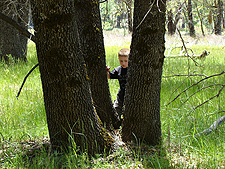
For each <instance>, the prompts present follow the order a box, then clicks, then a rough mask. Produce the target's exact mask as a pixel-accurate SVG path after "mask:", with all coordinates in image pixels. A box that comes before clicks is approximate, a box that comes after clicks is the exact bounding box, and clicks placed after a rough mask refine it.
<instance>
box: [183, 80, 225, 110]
mask: <svg viewBox="0 0 225 169" xmlns="http://www.w3.org/2000/svg"><path fill="white" fill-rule="evenodd" d="M213 86H223V87H224V84H213V85H209V86H205V87H202V88H201V89H199V90H197V91H196V92H194V93H193V94H192V95H190V96H189V97H188V98H187V99H186V100H185V101H184V102H182V104H181V106H182V105H184V103H186V102H187V101H188V100H189V99H190V98H191V97H192V96H194V95H195V94H196V93H198V92H200V91H201V90H204V89H207V88H210V87H213ZM216 96H217V95H216ZM217 97H218V96H217ZM213 98H214V97H213ZM213 98H212V99H213ZM212 99H210V100H212ZM208 101H209V100H208ZM208 101H207V102H208ZM204 103H206V102H204ZM202 104H203V103H202ZM202 104H201V105H202ZM201 105H199V106H201ZM181 106H180V107H181ZM199 106H198V107H199ZM180 107H179V108H180ZM196 108H197V107H196ZM196 108H194V110H195V109H196Z"/></svg>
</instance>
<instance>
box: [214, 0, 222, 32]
mask: <svg viewBox="0 0 225 169" xmlns="http://www.w3.org/2000/svg"><path fill="white" fill-rule="evenodd" d="M215 5H216V6H217V9H216V16H215V17H214V30H215V34H216V35H221V32H222V29H221V25H222V18H223V2H222V1H220V0H218V1H217V3H216V1H215Z"/></svg>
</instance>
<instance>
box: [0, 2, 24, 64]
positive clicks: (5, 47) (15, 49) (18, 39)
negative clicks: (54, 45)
mask: <svg viewBox="0 0 225 169" xmlns="http://www.w3.org/2000/svg"><path fill="white" fill-rule="evenodd" d="M0 12H2V13H4V14H7V16H9V17H11V18H13V19H14V20H15V21H17V22H18V23H19V24H20V25H21V26H23V27H24V28H25V29H27V25H26V23H28V3H27V1H26V0H18V1H13V2H10V1H6V0H2V1H0ZM0 25H1V26H0V60H2V59H4V60H5V61H6V62H8V61H9V57H8V56H9V55H10V54H11V56H12V57H13V58H14V59H15V60H17V59H22V60H24V61H26V60H27V59H26V51H27V38H26V37H24V36H23V35H21V34H20V33H19V32H18V31H17V30H16V29H15V28H14V27H13V26H11V25H10V24H8V23H6V22H4V21H2V20H0Z"/></svg>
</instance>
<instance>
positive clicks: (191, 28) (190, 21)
mask: <svg viewBox="0 0 225 169" xmlns="http://www.w3.org/2000/svg"><path fill="white" fill-rule="evenodd" d="M187 9H188V26H189V34H190V36H191V37H195V27H194V23H193V16H192V2H191V0H188V6H187Z"/></svg>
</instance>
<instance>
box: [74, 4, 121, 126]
mask: <svg viewBox="0 0 225 169" xmlns="http://www.w3.org/2000/svg"><path fill="white" fill-rule="evenodd" d="M75 8H76V9H75V10H76V13H77V17H76V18H77V24H78V32H79V36H80V41H81V45H82V51H83V55H84V60H85V63H86V66H87V72H88V77H89V79H90V87H91V93H92V98H93V103H94V106H95V109H96V111H97V114H98V115H99V117H100V119H101V120H102V122H103V123H105V125H106V127H107V128H108V129H110V128H111V127H110V126H111V124H113V125H114V127H115V128H118V127H119V125H120V124H119V118H117V117H118V115H116V111H115V110H114V108H113V104H112V100H111V96H110V91H109V86H108V80H107V76H106V67H105V66H106V61H105V49H104V42H103V33H102V25H101V18H100V10H99V4H98V3H94V2H93V1H92V0H83V1H80V2H79V3H76V6H75Z"/></svg>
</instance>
